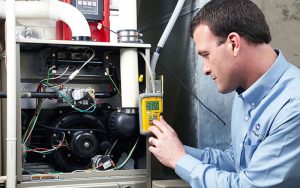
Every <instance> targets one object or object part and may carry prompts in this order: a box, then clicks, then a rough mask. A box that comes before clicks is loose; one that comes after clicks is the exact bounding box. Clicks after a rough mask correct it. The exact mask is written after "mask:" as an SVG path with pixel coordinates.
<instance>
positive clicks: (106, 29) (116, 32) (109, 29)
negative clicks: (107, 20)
mask: <svg viewBox="0 0 300 188" xmlns="http://www.w3.org/2000/svg"><path fill="white" fill-rule="evenodd" d="M102 27H103V28H104V29H106V30H109V31H110V32H112V33H115V34H118V33H117V32H115V31H113V30H111V29H110V28H108V27H106V26H104V25H102Z"/></svg>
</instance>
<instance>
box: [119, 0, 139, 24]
mask: <svg viewBox="0 0 300 188" xmlns="http://www.w3.org/2000/svg"><path fill="white" fill-rule="evenodd" d="M119 19H120V20H119V21H120V23H119V29H120V30H123V29H137V4H136V0H119Z"/></svg>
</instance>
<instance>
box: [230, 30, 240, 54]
mask: <svg viewBox="0 0 300 188" xmlns="http://www.w3.org/2000/svg"><path fill="white" fill-rule="evenodd" d="M227 42H228V48H229V50H231V51H232V54H233V55H234V56H237V55H238V54H239V51H240V49H241V37H240V35H239V34H238V33H236V32H231V33H229V35H228V37H227Z"/></svg>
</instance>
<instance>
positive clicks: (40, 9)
mask: <svg viewBox="0 0 300 188" xmlns="http://www.w3.org/2000/svg"><path fill="white" fill-rule="evenodd" d="M4 4H5V1H3V0H0V18H5V16H6V15H7V14H8V12H7V11H5V10H4V8H3V7H4ZM15 12H16V18H23V19H50V20H56V21H57V20H61V21H63V22H65V23H66V24H68V25H69V27H70V28H71V31H72V35H73V39H74V38H76V39H77V38H78V37H79V38H80V37H85V38H87V39H90V37H91V31H90V27H89V24H88V22H87V21H86V19H85V17H84V16H83V15H82V13H81V12H80V11H79V10H78V9H76V8H75V7H74V6H72V5H70V4H68V3H64V2H61V1H58V0H48V1H16V2H15Z"/></svg>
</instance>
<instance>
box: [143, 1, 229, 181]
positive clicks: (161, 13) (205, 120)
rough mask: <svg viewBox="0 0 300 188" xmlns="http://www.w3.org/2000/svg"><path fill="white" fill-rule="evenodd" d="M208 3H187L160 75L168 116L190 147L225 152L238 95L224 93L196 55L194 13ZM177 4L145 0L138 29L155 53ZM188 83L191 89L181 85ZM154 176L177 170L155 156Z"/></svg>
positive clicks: (163, 176) (161, 61) (163, 56)
mask: <svg viewBox="0 0 300 188" xmlns="http://www.w3.org/2000/svg"><path fill="white" fill-rule="evenodd" d="M204 2H205V1H186V3H185V5H184V8H183V10H182V11H181V14H180V17H179V19H178V20H177V22H176V24H175V27H174V29H173V31H172V32H171V35H170V37H169V39H168V41H167V42H166V45H165V47H164V48H163V50H162V52H161V56H160V58H159V61H158V64H157V67H156V73H157V74H158V75H161V74H162V75H164V78H165V80H164V81H165V87H164V92H165V93H164V117H165V119H166V120H167V121H168V122H169V123H170V124H171V125H172V127H174V129H175V130H176V132H177V134H178V136H179V138H180V139H181V140H182V142H183V143H184V144H185V145H190V146H194V147H199V148H204V147H207V146H213V147H217V148H221V149H224V148H226V147H228V145H229V142H230V138H229V137H230V136H229V135H230V114H231V104H232V97H233V94H228V95H221V94H219V93H218V92H217V91H216V87H215V84H214V83H213V82H212V80H211V78H209V77H206V76H204V75H203V74H202V62H201V58H199V57H198V56H197V55H196V54H195V46H194V43H193V40H192V39H191V37H190V33H189V26H190V21H191V20H192V18H193V16H194V14H195V13H196V12H197V11H198V9H199V7H200V6H202V5H203V3H204ZM176 4H177V1H176V0H168V1H167V0H163V1H161V0H151V1H149V0H142V1H141V2H140V9H139V14H138V25H139V26H138V27H139V30H140V31H141V32H142V33H143V34H144V37H143V39H144V42H145V43H150V44H152V49H153V50H154V49H155V47H156V45H157V43H158V41H159V39H160V36H161V34H162V32H163V30H164V28H165V27H166V24H167V22H168V20H169V19H170V16H171V14H172V12H173V10H174V8H175V6H176ZM174 75H176V77H178V79H180V81H182V83H184V85H185V86H186V88H187V89H185V88H184V86H182V84H180V81H178V80H177V79H176V78H175V77H174ZM191 93H194V94H195V95H196V96H197V97H198V98H199V99H200V100H201V101H202V102H203V103H204V104H205V105H206V106H208V107H209V108H210V109H211V110H213V111H214V112H216V113H217V114H218V115H219V116H220V117H221V118H222V119H223V120H224V121H225V122H226V126H223V124H222V122H221V121H220V120H218V119H217V118H216V116H214V115H213V114H212V113H211V112H209V111H208V110H207V109H205V108H204V107H203V106H202V105H201V104H200V103H199V101H197V99H196V98H195V97H193V96H192V95H191ZM151 170H152V177H153V178H154V179H168V178H173V177H175V175H174V173H173V171H172V170H170V169H168V168H165V167H163V166H162V165H160V164H159V162H158V161H156V160H155V159H154V158H153V160H152V169H151Z"/></svg>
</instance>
